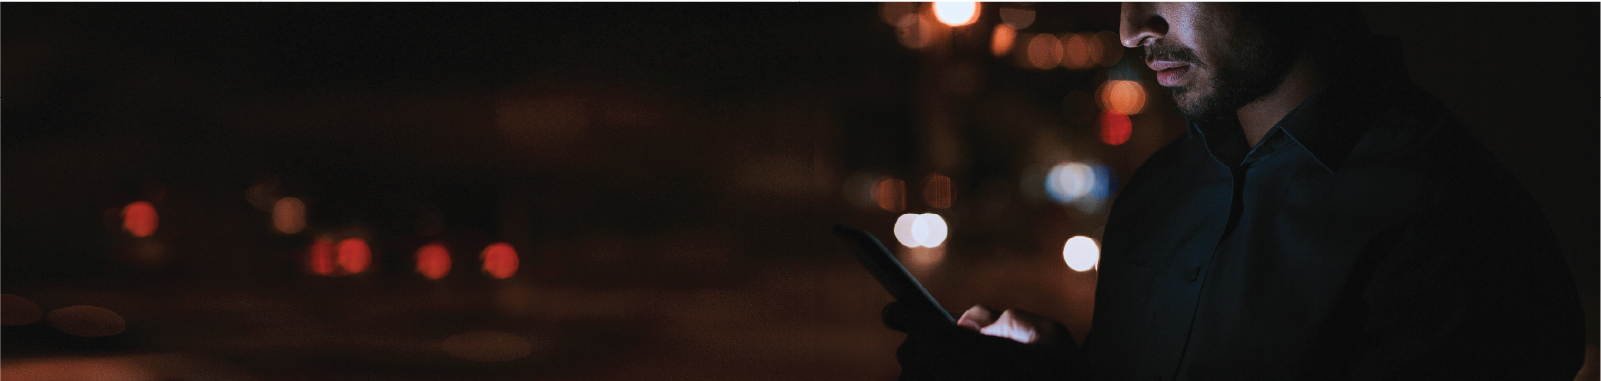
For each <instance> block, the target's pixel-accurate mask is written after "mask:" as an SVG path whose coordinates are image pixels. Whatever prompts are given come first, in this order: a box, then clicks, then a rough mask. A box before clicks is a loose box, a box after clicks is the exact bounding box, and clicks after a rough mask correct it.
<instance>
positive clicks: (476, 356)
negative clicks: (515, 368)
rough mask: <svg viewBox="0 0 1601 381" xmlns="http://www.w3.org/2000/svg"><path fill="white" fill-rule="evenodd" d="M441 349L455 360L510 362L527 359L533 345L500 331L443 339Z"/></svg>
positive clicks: (477, 332)
mask: <svg viewBox="0 0 1601 381" xmlns="http://www.w3.org/2000/svg"><path fill="white" fill-rule="evenodd" d="M441 348H442V349H444V350H445V353H449V354H450V355H451V356H455V357H457V358H461V359H466V360H472V361H480V362H499V361H511V360H516V359H520V358H523V357H528V355H529V354H532V353H533V352H534V345H533V343H530V342H529V341H528V339H524V338H523V337H522V336H517V335H513V334H510V333H506V332H500V331H470V332H463V333H460V334H456V335H453V336H451V337H448V338H445V341H444V343H443V344H442V345H441Z"/></svg>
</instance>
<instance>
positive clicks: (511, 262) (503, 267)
mask: <svg viewBox="0 0 1601 381" xmlns="http://www.w3.org/2000/svg"><path fill="white" fill-rule="evenodd" d="M479 258H480V259H482V260H483V261H484V273H486V274H489V276H492V277H495V278H500V279H506V278H510V277H511V276H512V275H515V274H517V266H518V264H519V262H520V260H519V259H518V258H517V250H516V249H513V248H512V247H511V244H509V243H505V242H496V243H494V244H491V245H489V247H486V248H484V252H483V253H482V254H480V255H479Z"/></svg>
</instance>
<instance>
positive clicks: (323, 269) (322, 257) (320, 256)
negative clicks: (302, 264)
mask: <svg viewBox="0 0 1601 381" xmlns="http://www.w3.org/2000/svg"><path fill="white" fill-rule="evenodd" d="M336 266H337V264H336V263H334V243H333V242H328V241H324V240H320V239H319V240H317V242H312V243H311V247H310V248H307V249H306V270H309V271H311V273H312V274H317V275H333V274H334V270H338V267H336Z"/></svg>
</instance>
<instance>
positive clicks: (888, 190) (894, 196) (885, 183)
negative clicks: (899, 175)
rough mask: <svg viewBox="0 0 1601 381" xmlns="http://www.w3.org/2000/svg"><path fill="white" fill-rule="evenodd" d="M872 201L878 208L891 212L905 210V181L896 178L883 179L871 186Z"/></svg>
mask: <svg viewBox="0 0 1601 381" xmlns="http://www.w3.org/2000/svg"><path fill="white" fill-rule="evenodd" d="M873 201H875V202H877V203H878V207H879V208H883V209H884V210H888V211H891V212H899V211H901V210H902V209H906V181H904V180H901V179H896V178H885V179H883V180H879V181H878V183H876V184H873Z"/></svg>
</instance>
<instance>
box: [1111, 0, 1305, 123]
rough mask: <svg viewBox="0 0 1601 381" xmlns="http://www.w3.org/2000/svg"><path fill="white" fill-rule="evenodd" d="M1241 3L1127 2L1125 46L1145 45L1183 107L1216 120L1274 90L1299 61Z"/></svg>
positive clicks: (1123, 24) (1188, 112)
mask: <svg viewBox="0 0 1601 381" xmlns="http://www.w3.org/2000/svg"><path fill="white" fill-rule="evenodd" d="M1241 16H1242V15H1241V14H1240V11H1239V8H1238V6H1236V5H1233V4H1224V3H1124V4H1123V17H1122V21H1121V23H1120V24H1121V25H1120V27H1119V31H1120V32H1121V37H1122V40H1123V45H1124V46H1128V47H1131V48H1134V47H1144V48H1145V63H1146V64H1147V65H1149V66H1150V67H1151V69H1152V70H1155V71H1156V76H1157V83H1160V84H1161V85H1162V87H1166V88H1168V90H1170V91H1171V92H1172V93H1173V100H1174V103H1176V104H1177V105H1178V109H1179V112H1180V113H1182V114H1184V116H1185V117H1186V118H1189V119H1192V120H1212V119H1217V118H1221V117H1225V116H1228V115H1232V114H1233V113H1234V112H1235V110H1238V109H1239V108H1240V107H1242V106H1245V105H1246V104H1248V103H1250V102H1252V101H1255V100H1256V99H1258V98H1261V97H1262V96H1264V95H1267V94H1269V93H1271V92H1272V91H1273V90H1274V89H1275V88H1277V87H1278V85H1279V83H1280V82H1282V81H1283V79H1284V75H1285V73H1288V72H1289V69H1290V65H1291V64H1293V63H1294V57H1293V54H1292V52H1287V51H1286V50H1287V49H1285V48H1283V47H1273V46H1270V45H1269V44H1268V41H1267V39H1266V38H1264V33H1263V32H1262V31H1261V28H1259V27H1258V26H1257V25H1254V23H1251V22H1247V21H1246V20H1245V18H1243V17H1241Z"/></svg>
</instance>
